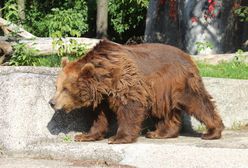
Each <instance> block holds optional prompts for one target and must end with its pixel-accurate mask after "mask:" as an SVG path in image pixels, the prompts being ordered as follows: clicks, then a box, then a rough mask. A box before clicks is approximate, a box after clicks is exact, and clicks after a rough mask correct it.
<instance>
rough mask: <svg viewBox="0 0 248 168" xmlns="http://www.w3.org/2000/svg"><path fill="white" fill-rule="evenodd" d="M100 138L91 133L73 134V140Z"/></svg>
mask: <svg viewBox="0 0 248 168" xmlns="http://www.w3.org/2000/svg"><path fill="white" fill-rule="evenodd" d="M100 139H102V138H101V137H99V136H96V135H91V134H79V135H75V137H74V141H75V142H84V141H95V140H100Z"/></svg>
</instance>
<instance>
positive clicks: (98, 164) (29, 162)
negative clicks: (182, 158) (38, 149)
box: [0, 158, 132, 168]
mask: <svg viewBox="0 0 248 168" xmlns="http://www.w3.org/2000/svg"><path fill="white" fill-rule="evenodd" d="M0 167H1V168H23V167H28V168H58V167H59V168H60V167H63V168H73V167H74V168H75V167H82V168H88V167H91V168H105V167H108V168H132V166H128V165H120V164H114V163H109V162H106V161H100V160H72V161H71V160H48V159H38V158H36V159H32V158H0Z"/></svg>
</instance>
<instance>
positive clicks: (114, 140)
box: [108, 136, 136, 144]
mask: <svg viewBox="0 0 248 168" xmlns="http://www.w3.org/2000/svg"><path fill="white" fill-rule="evenodd" d="M135 139H136V138H132V137H131V136H125V137H118V136H112V137H110V138H109V139H108V143H109V144H125V143H132V142H134V141H135Z"/></svg>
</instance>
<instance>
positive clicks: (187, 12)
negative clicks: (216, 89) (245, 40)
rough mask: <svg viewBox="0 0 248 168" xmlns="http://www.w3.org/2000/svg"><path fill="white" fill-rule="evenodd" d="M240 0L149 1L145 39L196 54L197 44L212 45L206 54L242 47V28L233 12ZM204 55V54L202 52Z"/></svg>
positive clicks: (197, 52)
mask: <svg viewBox="0 0 248 168" xmlns="http://www.w3.org/2000/svg"><path fill="white" fill-rule="evenodd" d="M240 3H241V0H200V1H199V0H190V1H185V0H151V1H150V5H149V8H148V13H147V23H146V31H145V40H146V41H147V42H163V43H168V44H172V45H175V46H177V47H180V48H183V49H185V50H186V51H187V52H189V53H190V54H199V53H200V52H199V51H198V50H197V44H199V43H201V44H207V45H208V44H211V45H212V46H213V47H212V48H211V49H210V48H209V49H208V51H207V53H223V52H230V51H234V50H236V49H237V48H240V47H241V38H242V37H241V34H243V32H240V31H241V28H242V26H240V25H239V20H238V17H237V16H236V15H235V13H234V10H235V9H236V8H237V7H238V6H239V5H240ZM204 53H206V51H204Z"/></svg>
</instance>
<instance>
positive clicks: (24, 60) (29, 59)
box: [9, 44, 38, 66]
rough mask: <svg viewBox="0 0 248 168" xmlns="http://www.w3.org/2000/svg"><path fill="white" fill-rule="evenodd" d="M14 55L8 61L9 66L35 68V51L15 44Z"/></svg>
mask: <svg viewBox="0 0 248 168" xmlns="http://www.w3.org/2000/svg"><path fill="white" fill-rule="evenodd" d="M13 48H14V53H13V54H12V57H11V59H10V61H9V63H10V65H14V66H29V65H31V66H36V65H37V63H38V62H37V59H36V58H35V57H34V55H35V54H36V52H37V51H36V50H34V49H30V48H28V47H27V46H26V45H25V44H16V45H15V46H14V47H13Z"/></svg>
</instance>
